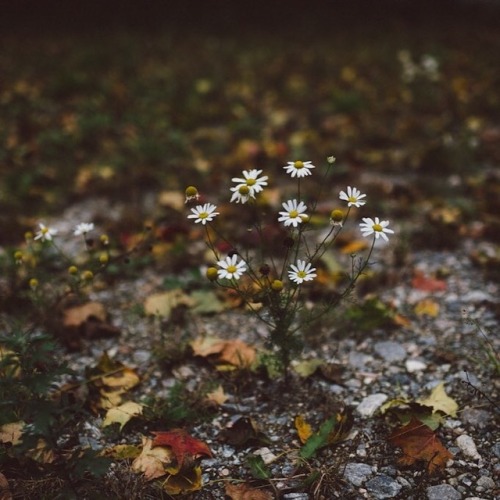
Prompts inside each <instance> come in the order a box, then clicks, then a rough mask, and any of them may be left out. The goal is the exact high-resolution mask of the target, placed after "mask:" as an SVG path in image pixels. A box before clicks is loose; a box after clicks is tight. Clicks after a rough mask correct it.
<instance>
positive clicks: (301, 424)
mask: <svg viewBox="0 0 500 500" xmlns="http://www.w3.org/2000/svg"><path fill="white" fill-rule="evenodd" d="M294 423H295V428H296V429H297V434H298V435H299V439H300V442H301V443H302V444H304V443H305V442H306V441H307V440H308V439H309V438H310V437H311V436H312V435H313V430H312V427H311V426H310V425H309V424H308V423H307V422H306V421H305V420H304V417H303V416H302V415H297V416H296V417H295V421H294Z"/></svg>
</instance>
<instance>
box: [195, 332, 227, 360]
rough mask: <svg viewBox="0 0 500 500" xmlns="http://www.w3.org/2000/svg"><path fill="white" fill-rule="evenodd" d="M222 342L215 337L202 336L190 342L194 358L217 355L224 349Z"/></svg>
mask: <svg viewBox="0 0 500 500" xmlns="http://www.w3.org/2000/svg"><path fill="white" fill-rule="evenodd" d="M224 342H225V341H224V340H222V339H219V338H217V337H211V336H203V337H198V338H196V339H194V340H193V341H192V342H190V345H191V349H193V354H194V355H195V356H201V357H202V358H206V357H207V356H210V355H212V354H219V353H220V352H221V351H222V349H223V348H224Z"/></svg>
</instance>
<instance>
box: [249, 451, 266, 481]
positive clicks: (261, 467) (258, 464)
mask: <svg viewBox="0 0 500 500" xmlns="http://www.w3.org/2000/svg"><path fill="white" fill-rule="evenodd" d="M246 462H247V465H248V466H249V467H250V470H251V472H252V476H253V477H255V478H256V479H269V478H270V477H271V472H270V471H269V469H268V468H267V466H266V464H265V463H264V460H263V459H262V457H261V456H260V455H251V456H249V457H247V459H246Z"/></svg>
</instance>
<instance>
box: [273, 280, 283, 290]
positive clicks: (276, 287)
mask: <svg viewBox="0 0 500 500" xmlns="http://www.w3.org/2000/svg"><path fill="white" fill-rule="evenodd" d="M271 288H272V290H273V291H274V292H281V290H283V282H282V281H280V280H274V281H273V282H272V283H271Z"/></svg>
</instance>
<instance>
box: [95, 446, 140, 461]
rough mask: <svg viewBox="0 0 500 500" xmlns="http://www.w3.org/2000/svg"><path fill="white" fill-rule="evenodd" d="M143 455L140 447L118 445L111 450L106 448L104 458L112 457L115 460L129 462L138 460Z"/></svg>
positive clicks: (103, 453)
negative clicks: (133, 459)
mask: <svg viewBox="0 0 500 500" xmlns="http://www.w3.org/2000/svg"><path fill="white" fill-rule="evenodd" d="M140 454H141V450H140V449H139V447H137V446H135V445H133V444H117V445H115V446H112V447H111V448H106V449H105V450H103V452H102V456H104V457H111V458H114V459H115V460H129V459H132V458H137V457H138V456H139V455H140Z"/></svg>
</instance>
